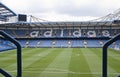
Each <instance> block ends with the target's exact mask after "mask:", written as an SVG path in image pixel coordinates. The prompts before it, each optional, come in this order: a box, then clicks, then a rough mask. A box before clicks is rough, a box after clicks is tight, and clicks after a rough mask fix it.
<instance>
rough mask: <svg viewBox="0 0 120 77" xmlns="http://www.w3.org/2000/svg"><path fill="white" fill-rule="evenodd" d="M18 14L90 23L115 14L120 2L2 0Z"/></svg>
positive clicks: (95, 0) (103, 0)
mask: <svg viewBox="0 0 120 77" xmlns="http://www.w3.org/2000/svg"><path fill="white" fill-rule="evenodd" d="M0 2H2V3H3V4H5V5H6V6H7V7H9V8H10V9H12V10H13V11H14V12H15V13H17V14H27V15H28V16H30V15H32V16H35V17H37V18H39V19H43V20H47V21H88V20H93V19H96V18H99V17H103V16H105V15H108V14H109V13H113V12H114V11H115V10H117V9H119V8H120V0H0Z"/></svg>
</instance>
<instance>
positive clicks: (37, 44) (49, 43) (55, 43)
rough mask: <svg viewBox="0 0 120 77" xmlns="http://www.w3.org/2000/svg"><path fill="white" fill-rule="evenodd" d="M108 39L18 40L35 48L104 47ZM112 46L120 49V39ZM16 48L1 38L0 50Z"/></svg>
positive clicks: (25, 45) (24, 45) (23, 44)
mask: <svg viewBox="0 0 120 77" xmlns="http://www.w3.org/2000/svg"><path fill="white" fill-rule="evenodd" d="M106 41H107V40H98V39H96V40H93V39H87V40H80V39H69V40H67V39H57V40H55V39H41V40H28V39H27V40H25V39H24V40H18V42H19V43H20V44H21V46H22V47H23V48H24V47H33V48H46V47H48V48H54V47H55V48H71V47H76V48H77V47H78V48H100V47H103V45H104V43H105V42H106ZM109 47H110V48H115V49H120V40H119V41H117V42H114V43H113V44H112V45H110V46H109ZM14 48H16V47H15V46H14V45H13V44H12V43H10V42H9V41H6V40H1V42H0V51H3V50H8V49H14Z"/></svg>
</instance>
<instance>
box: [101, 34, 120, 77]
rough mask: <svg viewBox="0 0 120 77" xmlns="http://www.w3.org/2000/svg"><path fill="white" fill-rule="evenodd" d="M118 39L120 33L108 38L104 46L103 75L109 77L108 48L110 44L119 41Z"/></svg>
mask: <svg viewBox="0 0 120 77" xmlns="http://www.w3.org/2000/svg"><path fill="white" fill-rule="evenodd" d="M118 39H120V33H119V34H117V35H116V36H115V37H113V38H112V39H110V40H108V41H107V42H106V43H105V44H104V46H103V49H102V51H103V53H102V55H103V57H102V77H107V54H108V53H107V48H108V46H109V45H111V44H112V43H113V42H115V41H117V40H118Z"/></svg>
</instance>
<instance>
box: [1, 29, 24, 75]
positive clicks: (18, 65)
mask: <svg viewBox="0 0 120 77" xmlns="http://www.w3.org/2000/svg"><path fill="white" fill-rule="evenodd" d="M0 35H2V36H3V37H4V38H6V39H7V40H9V41H10V42H12V43H14V44H15V45H16V46H17V77H21V76H22V57H21V45H20V44H19V43H18V41H17V40H16V39H14V38H12V37H11V36H10V35H8V34H7V33H5V32H4V31H1V30H0ZM0 73H2V74H3V73H4V75H5V76H6V77H10V76H8V75H7V74H6V73H5V71H4V70H2V69H1V70H0Z"/></svg>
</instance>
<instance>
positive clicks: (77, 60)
mask: <svg viewBox="0 0 120 77" xmlns="http://www.w3.org/2000/svg"><path fill="white" fill-rule="evenodd" d="M108 56H109V58H108V60H109V61H108V74H109V77H116V76H117V75H119V74H120V52H119V51H115V50H113V49H109V53H108ZM22 58H23V68H22V69H23V76H22V77H102V75H101V74H102V49H101V48H24V49H22ZM15 61H16V50H10V51H7V52H0V67H2V68H4V69H5V70H7V71H8V72H9V73H11V74H12V75H13V76H15V75H16V63H15ZM0 77H4V76H2V75H0Z"/></svg>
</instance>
